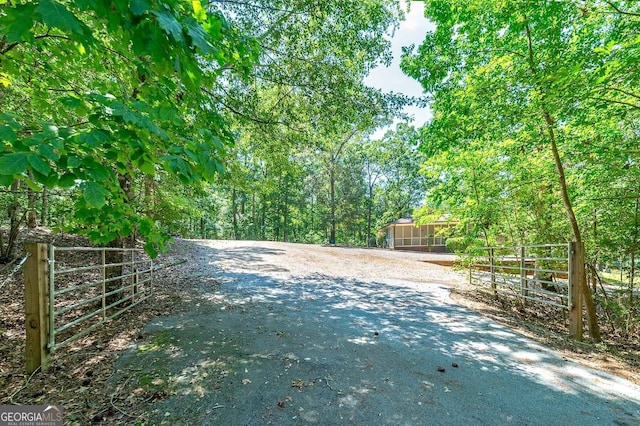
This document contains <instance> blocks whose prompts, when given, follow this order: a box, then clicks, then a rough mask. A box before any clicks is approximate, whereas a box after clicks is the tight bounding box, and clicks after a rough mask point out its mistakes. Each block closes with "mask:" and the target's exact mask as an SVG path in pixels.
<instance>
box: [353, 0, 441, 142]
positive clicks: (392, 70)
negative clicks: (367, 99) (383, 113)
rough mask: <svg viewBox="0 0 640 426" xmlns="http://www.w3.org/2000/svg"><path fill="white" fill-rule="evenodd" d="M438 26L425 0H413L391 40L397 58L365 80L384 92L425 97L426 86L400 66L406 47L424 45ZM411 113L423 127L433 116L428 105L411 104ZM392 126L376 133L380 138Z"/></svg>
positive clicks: (375, 70)
mask: <svg viewBox="0 0 640 426" xmlns="http://www.w3.org/2000/svg"><path fill="white" fill-rule="evenodd" d="M434 28H435V27H434V25H433V24H432V23H431V22H429V21H428V20H427V19H426V18H425V17H424V3H422V2H418V1H414V2H411V10H410V11H409V12H408V13H407V14H406V17H405V20H404V21H403V22H401V23H400V26H399V28H398V29H397V30H396V32H395V34H394V35H393V38H392V39H391V51H392V53H393V61H392V63H391V65H390V66H389V67H384V66H379V67H377V68H375V69H374V70H373V71H371V73H370V74H369V76H367V78H366V79H365V83H366V84H367V85H369V86H371V87H376V88H379V89H381V90H382V91H383V92H396V93H402V94H405V95H409V96H421V95H422V94H423V91H422V86H421V85H420V83H418V82H417V81H416V80H414V79H412V78H410V77H408V76H406V75H405V74H404V73H403V72H402V70H401V69H400V57H401V54H402V47H404V46H409V45H411V44H414V45H416V46H418V45H420V44H421V43H422V41H423V40H424V36H425V34H426V33H427V31H430V30H433V29H434ZM405 112H406V113H407V114H411V115H413V117H414V120H413V124H414V125H415V126H422V125H423V124H424V123H425V122H426V121H427V120H428V119H429V118H430V117H431V112H430V110H429V109H428V108H418V107H407V108H405ZM387 130H388V129H381V130H379V131H378V132H376V133H375V134H374V137H380V136H382V135H383V134H384V132H386V131H387Z"/></svg>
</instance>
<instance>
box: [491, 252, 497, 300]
mask: <svg viewBox="0 0 640 426" xmlns="http://www.w3.org/2000/svg"><path fill="white" fill-rule="evenodd" d="M494 253H495V252H494V249H493V248H491V249H489V258H490V263H489V265H490V270H491V290H492V291H493V295H494V296H497V295H498V290H497V288H496V261H495V258H494Z"/></svg>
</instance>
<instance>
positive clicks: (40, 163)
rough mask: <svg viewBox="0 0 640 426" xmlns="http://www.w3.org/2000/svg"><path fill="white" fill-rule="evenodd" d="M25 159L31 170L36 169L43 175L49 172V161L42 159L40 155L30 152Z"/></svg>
mask: <svg viewBox="0 0 640 426" xmlns="http://www.w3.org/2000/svg"><path fill="white" fill-rule="evenodd" d="M27 160H28V161H29V164H30V165H31V167H32V168H33V170H36V171H38V172H39V173H42V174H43V175H45V176H48V175H49V173H50V172H51V166H50V165H49V163H48V162H47V161H45V160H43V159H42V157H40V156H39V155H37V154H33V153H32V154H30V155H29V156H28V157H27Z"/></svg>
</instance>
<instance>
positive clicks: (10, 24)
mask: <svg viewBox="0 0 640 426" xmlns="http://www.w3.org/2000/svg"><path fill="white" fill-rule="evenodd" d="M34 10H35V4H33V3H27V4H19V5H17V6H16V7H14V8H11V9H6V13H7V16H6V18H5V19H6V20H5V27H4V33H5V35H6V36H7V42H8V43H16V42H21V41H29V40H31V39H32V38H33V34H31V33H30V32H29V30H30V29H31V27H33V12H34Z"/></svg>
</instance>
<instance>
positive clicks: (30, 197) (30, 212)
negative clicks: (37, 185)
mask: <svg viewBox="0 0 640 426" xmlns="http://www.w3.org/2000/svg"><path fill="white" fill-rule="evenodd" d="M29 177H32V176H31V172H29ZM37 224H38V214H37V212H36V194H35V192H33V189H31V188H27V228H29V229H34V228H35V227H36V226H37Z"/></svg>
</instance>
